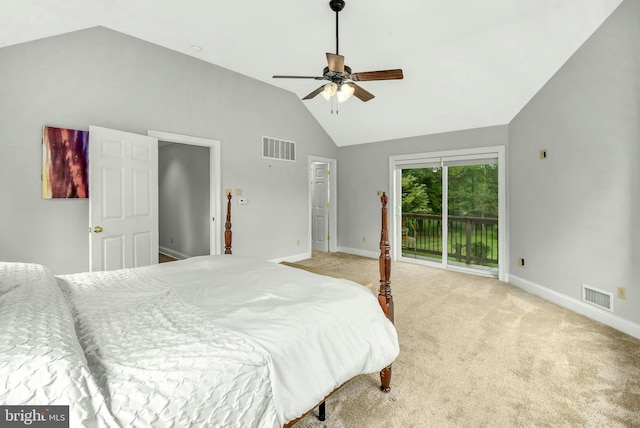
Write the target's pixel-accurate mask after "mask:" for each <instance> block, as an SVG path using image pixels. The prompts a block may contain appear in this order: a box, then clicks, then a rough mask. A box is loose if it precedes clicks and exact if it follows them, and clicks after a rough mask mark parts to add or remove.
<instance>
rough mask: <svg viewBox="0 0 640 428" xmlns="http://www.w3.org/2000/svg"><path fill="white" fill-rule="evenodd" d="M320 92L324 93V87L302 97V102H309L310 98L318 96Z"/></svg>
mask: <svg viewBox="0 0 640 428" xmlns="http://www.w3.org/2000/svg"><path fill="white" fill-rule="evenodd" d="M322 91H324V85H322V86H320V87H319V88H318V89H316V90H315V91H313V92H311V93H310V94H309V95H307V96H306V97H304V98H303V100H310V99H311V98H313V97H315V96H316V95H318V94H319V93H320V92H322Z"/></svg>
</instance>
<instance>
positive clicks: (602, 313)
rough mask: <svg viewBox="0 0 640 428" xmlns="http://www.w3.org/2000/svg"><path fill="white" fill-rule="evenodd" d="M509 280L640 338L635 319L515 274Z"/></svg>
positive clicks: (519, 286)
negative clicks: (613, 312)
mask: <svg viewBox="0 0 640 428" xmlns="http://www.w3.org/2000/svg"><path fill="white" fill-rule="evenodd" d="M509 281H510V283H511V284H512V285H514V286H516V287H518V288H521V289H523V290H524V291H526V292H529V293H531V294H534V295H536V296H538V297H542V298H543V299H545V300H548V301H550V302H552V303H555V304H557V305H560V306H562V307H564V308H567V309H570V310H572V311H573V312H577V313H579V314H581V315H584V316H586V317H588V318H591V319H592V320H595V321H598V322H601V323H602V324H605V325H608V326H609V327H612V328H615V329H616V330H619V331H621V332H623V333H626V334H628V335H630V336H633V337H635V338H636V339H640V324H636V323H634V322H633V321H629V320H626V319H624V318H620V317H619V316H617V315H614V314H612V313H611V312H609V311H606V310H604V309H600V308H597V307H595V306H593V305H591V304H588V303H585V302H583V301H581V300H578V299H574V298H573V297H569V296H566V295H564V294H561V293H558V292H557V291H555V290H552V289H550V288H547V287H544V286H542V285H539V284H536V283H534V282H531V281H528V280H526V279H523V278H520V277H518V276H515V275H510V277H509Z"/></svg>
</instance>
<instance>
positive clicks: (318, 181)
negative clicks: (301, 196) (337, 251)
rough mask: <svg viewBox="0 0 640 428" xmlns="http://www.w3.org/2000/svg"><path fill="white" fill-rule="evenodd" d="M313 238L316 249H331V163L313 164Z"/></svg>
mask: <svg viewBox="0 0 640 428" xmlns="http://www.w3.org/2000/svg"><path fill="white" fill-rule="evenodd" d="M311 177H312V178H311V240H312V248H313V249H314V250H320V251H329V208H330V205H329V189H330V186H329V179H330V177H331V174H330V172H329V164H328V163H322V162H314V163H312V164H311Z"/></svg>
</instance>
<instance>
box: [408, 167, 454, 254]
mask: <svg viewBox="0 0 640 428" xmlns="http://www.w3.org/2000/svg"><path fill="white" fill-rule="evenodd" d="M400 227H401V229H400V231H401V234H402V244H401V247H402V256H403V257H410V258H415V259H422V260H430V261H436V262H439V263H440V262H442V253H443V251H442V168H441V167H440V166H438V165H437V164H436V165H433V166H426V167H420V168H411V169H403V170H402V223H401V226H400Z"/></svg>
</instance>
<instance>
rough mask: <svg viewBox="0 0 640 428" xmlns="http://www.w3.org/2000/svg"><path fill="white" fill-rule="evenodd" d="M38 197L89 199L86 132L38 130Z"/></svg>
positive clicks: (87, 135) (87, 139)
mask: <svg viewBox="0 0 640 428" xmlns="http://www.w3.org/2000/svg"><path fill="white" fill-rule="evenodd" d="M42 197H43V198H47V199H50V198H88V197H89V131H76V130H73V129H64V128H54V127H52V126H44V127H43V128H42Z"/></svg>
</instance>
